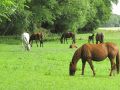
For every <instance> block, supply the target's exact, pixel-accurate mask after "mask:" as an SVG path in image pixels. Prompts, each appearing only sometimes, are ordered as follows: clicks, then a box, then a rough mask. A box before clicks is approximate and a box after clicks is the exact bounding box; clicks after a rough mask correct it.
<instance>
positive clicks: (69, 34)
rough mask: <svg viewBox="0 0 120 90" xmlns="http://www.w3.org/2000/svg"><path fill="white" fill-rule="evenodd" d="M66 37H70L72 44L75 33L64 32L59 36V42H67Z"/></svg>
mask: <svg viewBox="0 0 120 90" xmlns="http://www.w3.org/2000/svg"><path fill="white" fill-rule="evenodd" d="M67 38H72V44H74V43H75V34H74V33H72V32H64V33H63V34H62V36H61V38H60V42H61V43H65V41H66V43H68V42H67Z"/></svg>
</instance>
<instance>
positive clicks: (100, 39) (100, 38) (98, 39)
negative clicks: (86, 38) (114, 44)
mask: <svg viewBox="0 0 120 90" xmlns="http://www.w3.org/2000/svg"><path fill="white" fill-rule="evenodd" d="M98 42H99V43H103V42H104V35H103V33H97V34H96V44H98Z"/></svg>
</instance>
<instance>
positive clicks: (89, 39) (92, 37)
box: [88, 33, 94, 43]
mask: <svg viewBox="0 0 120 90" xmlns="http://www.w3.org/2000/svg"><path fill="white" fill-rule="evenodd" d="M90 41H92V43H94V33H93V34H92V35H91V36H89V37H88V43H90Z"/></svg>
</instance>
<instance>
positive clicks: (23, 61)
mask: <svg viewBox="0 0 120 90" xmlns="http://www.w3.org/2000/svg"><path fill="white" fill-rule="evenodd" d="M100 32H101V31H100ZM102 32H103V33H104V35H105V40H104V41H105V42H107V41H110V42H114V43H116V44H117V45H118V46H119V50H120V32H119V31H115V32H114V31H102ZM89 35H90V34H79V35H77V41H76V42H77V46H78V47H80V46H81V45H82V44H84V43H87V42H88V36H89ZM68 43H69V44H60V41H59V40H54V41H46V42H45V43H44V47H37V46H36V44H35V43H34V44H33V47H32V49H31V51H30V52H28V51H26V52H24V49H23V48H22V46H21V41H20V40H19V39H17V40H15V39H14V38H12V39H4V38H2V39H0V90H119V89H120V74H119V75H117V74H115V75H114V76H111V77H110V76H109V69H110V62H109V60H105V61H102V62H93V65H94V67H95V71H96V76H95V77H93V75H92V71H91V69H90V67H89V65H88V63H86V68H85V75H84V76H81V75H80V74H81V60H80V61H79V62H78V64H77V71H76V74H75V76H69V62H70V61H71V59H72V56H73V54H74V52H75V50H76V49H69V45H70V44H71V40H68ZM107 59H108V58H107Z"/></svg>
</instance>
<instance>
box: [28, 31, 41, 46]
mask: <svg viewBox="0 0 120 90" xmlns="http://www.w3.org/2000/svg"><path fill="white" fill-rule="evenodd" d="M33 40H35V42H36V45H37V47H38V43H37V41H39V42H40V47H41V46H42V47H43V34H42V33H40V32H39V33H33V34H32V35H31V36H30V40H29V43H30V45H31V47H32V43H33Z"/></svg>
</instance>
